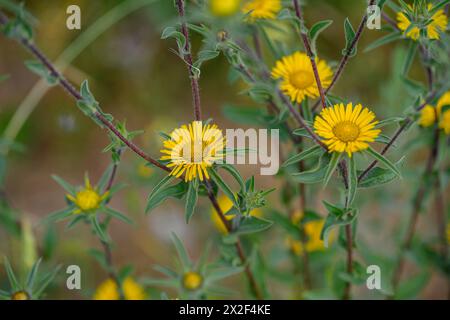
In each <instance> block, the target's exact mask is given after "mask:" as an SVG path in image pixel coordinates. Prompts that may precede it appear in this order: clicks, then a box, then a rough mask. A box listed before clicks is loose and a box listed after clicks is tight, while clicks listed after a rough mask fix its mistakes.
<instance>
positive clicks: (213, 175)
mask: <svg viewBox="0 0 450 320" xmlns="http://www.w3.org/2000/svg"><path fill="white" fill-rule="evenodd" d="M209 174H210V176H211V179H212V180H213V181H214V182H215V183H216V184H217V186H218V187H219V189H220V190H222V191H223V193H224V194H225V195H226V196H227V198H228V199H230V200H231V202H233V205H234V206H235V207H236V208H239V204H238V203H237V200H236V197H235V195H234V193H233V190H231V188H230V187H229V186H228V185H227V184H226V182H225V181H223V179H222V177H221V176H220V175H219V174H218V173H217V172H216V171H215V170H214V169H211V170H209Z"/></svg>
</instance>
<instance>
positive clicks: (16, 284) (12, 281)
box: [4, 257, 20, 291]
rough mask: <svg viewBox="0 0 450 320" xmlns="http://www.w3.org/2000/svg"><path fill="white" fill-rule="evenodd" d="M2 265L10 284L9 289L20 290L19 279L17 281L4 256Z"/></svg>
mask: <svg viewBox="0 0 450 320" xmlns="http://www.w3.org/2000/svg"><path fill="white" fill-rule="evenodd" d="M4 265H5V269H6V275H7V276H8V280H9V283H10V285H11V289H12V290H13V291H19V290H20V284H19V281H17V278H16V275H15V274H14V271H13V269H12V267H11V264H10V263H9V260H8V258H7V257H4Z"/></svg>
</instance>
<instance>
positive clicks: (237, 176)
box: [219, 163, 245, 190]
mask: <svg viewBox="0 0 450 320" xmlns="http://www.w3.org/2000/svg"><path fill="white" fill-rule="evenodd" d="M219 168H222V169H224V170H226V171H228V172H229V173H230V174H231V175H232V176H233V178H234V179H235V180H236V181H237V182H238V183H239V186H240V187H241V190H245V182H244V179H243V178H242V176H241V174H240V173H239V171H238V170H237V169H236V168H235V167H234V166H232V165H230V164H227V163H224V164H221V165H219Z"/></svg>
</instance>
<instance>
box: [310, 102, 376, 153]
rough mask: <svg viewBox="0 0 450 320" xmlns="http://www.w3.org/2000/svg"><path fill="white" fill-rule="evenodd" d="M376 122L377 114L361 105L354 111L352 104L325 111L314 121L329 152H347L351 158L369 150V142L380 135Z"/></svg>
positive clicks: (316, 129) (316, 130) (315, 128)
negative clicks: (354, 154) (355, 153)
mask: <svg viewBox="0 0 450 320" xmlns="http://www.w3.org/2000/svg"><path fill="white" fill-rule="evenodd" d="M374 120H375V114H374V113H373V112H372V111H370V110H369V109H368V108H363V106H362V105H361V104H357V105H356V106H355V108H354V109H353V105H352V103H349V104H347V107H345V106H344V104H342V103H341V104H336V105H334V107H330V108H325V109H323V110H322V112H321V113H320V115H318V116H317V117H316V118H315V120H314V130H315V132H316V133H317V134H318V135H319V136H321V137H322V138H324V140H323V142H324V143H325V144H326V145H327V147H328V151H329V152H341V153H342V152H347V154H348V156H349V157H351V156H352V153H353V152H357V151H361V150H365V149H367V148H368V147H369V144H368V142H373V141H375V139H376V138H377V137H378V135H379V134H380V132H381V130H379V129H375V125H376V124H377V123H378V121H374Z"/></svg>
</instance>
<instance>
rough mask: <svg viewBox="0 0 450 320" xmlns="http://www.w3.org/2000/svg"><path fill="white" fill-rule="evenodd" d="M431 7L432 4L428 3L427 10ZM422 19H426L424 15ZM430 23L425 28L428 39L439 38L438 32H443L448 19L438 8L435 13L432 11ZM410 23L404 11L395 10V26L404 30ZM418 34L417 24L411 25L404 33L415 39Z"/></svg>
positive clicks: (417, 37)
mask: <svg viewBox="0 0 450 320" xmlns="http://www.w3.org/2000/svg"><path fill="white" fill-rule="evenodd" d="M409 7H410V8H411V10H412V11H414V7H413V6H409ZM432 8H433V5H432V4H428V11H430V10H431V9H432ZM424 20H426V17H424ZM431 20H432V21H431V23H430V24H428V25H427V26H426V27H425V28H426V34H427V37H428V38H429V39H439V33H440V32H445V30H446V29H447V24H448V19H447V16H446V15H445V12H444V10H442V9H441V10H438V11H436V13H434V14H433V15H432V16H431ZM410 25H411V20H410V19H409V18H408V16H407V15H406V13H405V12H402V11H401V12H397V27H398V28H399V29H400V30H401V31H403V32H405V31H406V30H407V29H408V28H409V27H410ZM419 36H420V29H419V27H417V26H414V27H412V28H411V29H409V31H408V33H407V34H406V37H408V38H410V39H413V40H417V39H419Z"/></svg>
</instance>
